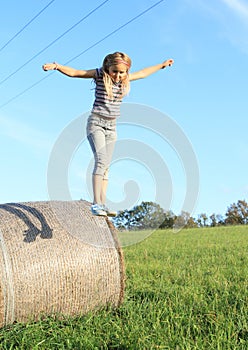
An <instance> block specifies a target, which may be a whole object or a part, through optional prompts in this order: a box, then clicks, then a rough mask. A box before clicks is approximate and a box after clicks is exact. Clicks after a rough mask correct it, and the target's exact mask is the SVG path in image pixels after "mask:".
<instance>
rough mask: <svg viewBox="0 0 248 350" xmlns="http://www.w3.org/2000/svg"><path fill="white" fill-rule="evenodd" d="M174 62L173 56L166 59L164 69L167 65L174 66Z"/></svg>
mask: <svg viewBox="0 0 248 350" xmlns="http://www.w3.org/2000/svg"><path fill="white" fill-rule="evenodd" d="M173 63H174V60H173V59H172V58H170V59H169V60H166V61H164V62H163V63H162V69H164V68H165V67H168V66H169V67H170V66H172V65H173Z"/></svg>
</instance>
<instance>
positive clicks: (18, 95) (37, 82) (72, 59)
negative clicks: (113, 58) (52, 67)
mask: <svg viewBox="0 0 248 350" xmlns="http://www.w3.org/2000/svg"><path fill="white" fill-rule="evenodd" d="M163 1H164V0H160V1H158V2H156V3H155V4H153V5H152V6H150V7H149V8H147V9H146V10H144V11H143V12H141V13H139V14H138V15H137V16H135V17H133V18H131V19H130V20H129V21H127V22H126V23H124V24H123V25H121V26H120V27H118V28H116V29H115V30H113V31H112V32H111V33H109V34H108V35H106V36H104V37H103V38H102V39H100V40H98V41H97V42H96V43H94V44H93V45H91V46H89V47H88V48H87V49H85V50H84V51H82V52H80V53H79V54H78V55H76V56H74V57H72V58H71V59H70V60H69V61H67V62H65V63H64V65H67V64H69V63H71V62H72V61H74V60H75V59H77V58H78V57H80V56H81V55H83V54H84V53H86V52H87V51H89V50H90V49H92V48H93V47H95V46H97V45H98V44H100V43H101V42H103V41H104V40H106V39H107V38H109V37H110V36H112V35H113V34H115V33H117V32H118V31H119V30H121V29H123V28H124V27H126V26H127V25H129V24H130V23H132V22H134V21H135V20H136V19H138V18H139V17H141V16H143V15H144V14H145V13H147V12H149V11H150V10H152V9H153V8H154V7H156V6H157V5H159V4H160V3H161V2H163ZM52 74H54V71H53V72H51V73H50V74H48V75H46V76H45V77H44V78H42V79H40V80H38V81H36V82H35V83H34V84H32V85H30V86H29V87H27V88H26V89H25V90H23V91H21V92H20V93H19V94H17V95H15V96H14V97H12V98H11V99H9V100H8V101H7V102H5V103H4V104H2V105H1V106H0V109H1V108H3V107H5V106H7V105H8V104H9V103H11V102H12V101H14V100H15V99H17V98H18V97H20V96H22V95H23V94H25V93H26V92H27V91H29V90H31V89H32V88H34V87H35V86H36V85H38V84H39V83H41V82H42V81H43V80H45V79H47V78H49V77H50V76H51V75H52Z"/></svg>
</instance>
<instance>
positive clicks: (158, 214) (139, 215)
mask: <svg viewBox="0 0 248 350" xmlns="http://www.w3.org/2000/svg"><path fill="white" fill-rule="evenodd" d="M113 223H114V225H115V226H116V227H117V228H118V229H119V230H145V229H157V228H160V229H166V228H177V227H184V228H194V227H215V226H225V225H247V224H248V204H247V202H246V201H245V200H238V202H237V203H233V204H231V205H230V206H229V207H228V208H227V210H226V213H225V215H224V216H223V215H220V214H215V213H213V214H211V215H210V216H207V214H206V213H201V214H199V215H198V216H197V218H193V217H192V216H191V215H190V214H189V213H187V212H184V211H182V212H181V214H180V215H175V214H174V213H173V212H172V211H166V210H164V209H163V208H161V206H160V205H159V204H157V203H154V202H142V203H141V204H139V205H136V206H135V207H133V208H132V209H130V210H128V209H126V210H123V211H120V212H119V213H118V215H117V216H116V217H115V218H114V219H113Z"/></svg>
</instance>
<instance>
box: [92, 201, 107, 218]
mask: <svg viewBox="0 0 248 350" xmlns="http://www.w3.org/2000/svg"><path fill="white" fill-rule="evenodd" d="M91 212H92V214H93V215H97V216H107V213H106V211H105V210H104V208H103V206H102V205H100V204H92V206H91Z"/></svg>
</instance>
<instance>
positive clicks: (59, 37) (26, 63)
mask: <svg viewBox="0 0 248 350" xmlns="http://www.w3.org/2000/svg"><path fill="white" fill-rule="evenodd" d="M53 1H55V0H53ZM108 1H109V0H105V1H103V2H102V3H101V4H100V5H99V6H97V7H96V8H94V9H93V10H92V11H90V12H89V13H88V14H87V15H86V16H84V17H83V18H81V19H80V20H79V21H78V22H77V23H75V24H73V26H71V27H70V28H69V29H67V30H66V31H65V32H64V33H62V34H61V35H59V36H58V37H57V38H56V39H54V40H53V41H52V42H51V43H50V44H48V45H47V46H46V47H44V48H43V49H42V50H40V51H39V52H38V53H37V54H35V55H34V56H32V57H31V58H30V59H29V60H27V61H26V62H25V63H23V64H22V65H21V66H20V67H18V68H17V69H16V70H15V71H14V72H12V73H10V74H9V75H8V76H7V77H6V78H4V79H3V80H1V81H0V85H2V84H3V83H4V82H5V81H6V80H8V79H9V78H11V77H12V76H13V75H15V74H16V73H17V72H19V71H20V70H21V69H22V68H24V67H25V66H27V65H28V64H29V63H30V62H32V61H33V60H34V59H35V58H37V57H38V56H39V55H40V54H42V53H43V52H44V51H45V50H47V49H48V48H49V47H50V46H52V45H53V44H55V43H56V42H57V41H58V40H59V39H61V38H62V37H63V36H65V35H66V34H68V33H69V32H70V31H71V30H72V29H74V28H75V27H76V26H78V25H79V24H80V23H81V22H83V21H84V20H85V19H86V18H88V17H89V16H90V15H92V14H93V13H94V12H96V11H97V10H98V9H99V8H100V7H102V6H103V5H104V4H105V3H106V2H108Z"/></svg>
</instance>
